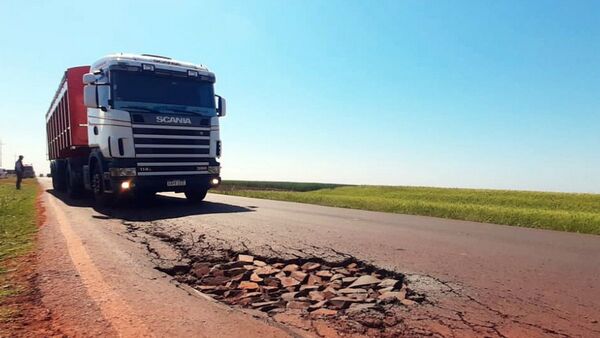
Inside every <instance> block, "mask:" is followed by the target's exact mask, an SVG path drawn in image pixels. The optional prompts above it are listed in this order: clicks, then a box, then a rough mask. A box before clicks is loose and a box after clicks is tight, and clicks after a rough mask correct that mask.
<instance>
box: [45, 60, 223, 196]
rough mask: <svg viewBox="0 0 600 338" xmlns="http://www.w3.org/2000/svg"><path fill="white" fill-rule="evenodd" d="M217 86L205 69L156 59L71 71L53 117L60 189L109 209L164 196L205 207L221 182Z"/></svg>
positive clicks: (51, 136) (52, 156)
mask: <svg viewBox="0 0 600 338" xmlns="http://www.w3.org/2000/svg"><path fill="white" fill-rule="evenodd" d="M214 83H215V75H214V74H213V73H212V72H210V71H209V70H208V69H207V68H206V67H204V66H202V65H196V64H192V63H188V62H181V61H176V60H173V59H171V58H168V57H163V56H158V55H149V54H141V55H133V54H115V55H108V56H106V57H104V58H101V59H100V60H98V61H97V62H95V63H94V64H92V65H91V66H80V67H73V68H69V69H67V70H66V71H65V73H64V76H63V78H62V80H61V82H60V85H59V87H58V90H57V91H56V94H55V95H54V98H53V100H52V103H51V104H50V108H49V109H48V112H47V114H46V131H47V137H48V157H49V160H50V171H51V176H52V185H53V187H54V189H56V190H57V191H66V192H67V193H68V195H69V196H71V197H77V196H80V195H81V193H82V192H84V191H86V190H87V191H91V192H92V194H93V196H94V198H95V199H96V201H97V202H98V203H99V204H102V205H106V204H111V203H112V202H113V201H115V200H116V199H117V197H119V195H124V194H126V195H129V196H134V197H135V198H137V197H147V196H152V195H154V194H156V193H157V192H164V191H174V192H183V193H185V196H186V198H187V199H188V200H190V201H192V202H199V201H202V200H203V199H204V197H205V196H206V193H207V191H208V190H209V189H210V188H214V187H216V186H218V185H219V184H220V182H221V177H220V170H221V166H220V163H219V162H218V159H219V158H220V156H221V139H220V136H219V118H220V117H223V116H225V113H226V104H225V99H224V98H222V97H220V96H219V95H215V94H214Z"/></svg>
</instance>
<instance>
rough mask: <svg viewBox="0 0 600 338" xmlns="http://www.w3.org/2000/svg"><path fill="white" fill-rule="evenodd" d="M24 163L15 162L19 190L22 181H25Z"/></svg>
mask: <svg viewBox="0 0 600 338" xmlns="http://www.w3.org/2000/svg"><path fill="white" fill-rule="evenodd" d="M23 169H24V168H23V162H22V161H21V160H18V161H17V162H15V173H16V174H17V189H21V181H22V180H23V172H24V171H25V170H23Z"/></svg>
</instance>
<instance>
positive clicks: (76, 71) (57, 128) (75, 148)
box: [46, 66, 90, 160]
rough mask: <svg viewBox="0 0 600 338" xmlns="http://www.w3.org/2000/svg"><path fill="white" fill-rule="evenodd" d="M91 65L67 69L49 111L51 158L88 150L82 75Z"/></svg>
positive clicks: (48, 124)
mask: <svg viewBox="0 0 600 338" xmlns="http://www.w3.org/2000/svg"><path fill="white" fill-rule="evenodd" d="M89 71H90V66H81V67H73V68H69V69H67V71H66V72H65V75H64V76H63V78H62V81H61V82H60V86H58V90H57V91H56V94H55V95H54V99H53V100H52V104H51V105H50V109H48V112H47V113H46V135H47V137H48V157H49V159H50V160H55V159H64V158H67V157H71V156H76V155H83V154H84V153H87V152H88V151H89V146H88V135H87V108H86V107H85V106H84V105H83V80H82V78H83V74H85V73H88V72H89Z"/></svg>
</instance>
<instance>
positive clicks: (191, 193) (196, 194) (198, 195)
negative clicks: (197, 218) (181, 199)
mask: <svg viewBox="0 0 600 338" xmlns="http://www.w3.org/2000/svg"><path fill="white" fill-rule="evenodd" d="M207 192H208V189H206V188H204V189H190V190H186V191H185V198H187V200H188V201H189V202H194V203H198V202H202V200H204V198H205V197H206V193H207Z"/></svg>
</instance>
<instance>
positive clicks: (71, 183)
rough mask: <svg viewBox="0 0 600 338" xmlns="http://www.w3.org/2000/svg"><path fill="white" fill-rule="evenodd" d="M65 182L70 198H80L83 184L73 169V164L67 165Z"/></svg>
mask: <svg viewBox="0 0 600 338" xmlns="http://www.w3.org/2000/svg"><path fill="white" fill-rule="evenodd" d="M65 183H66V186H67V195H68V196H69V197H70V198H78V197H79V196H80V195H81V186H80V184H79V182H77V178H76V176H75V175H74V173H73V171H72V170H71V165H67V170H66V179H65Z"/></svg>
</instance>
